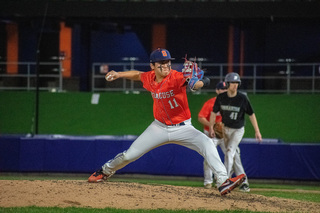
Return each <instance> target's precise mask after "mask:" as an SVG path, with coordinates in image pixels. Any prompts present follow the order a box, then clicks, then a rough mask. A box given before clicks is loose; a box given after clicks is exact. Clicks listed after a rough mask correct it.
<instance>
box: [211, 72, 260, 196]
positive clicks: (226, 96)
mask: <svg viewBox="0 0 320 213" xmlns="http://www.w3.org/2000/svg"><path fill="white" fill-rule="evenodd" d="M225 82H226V84H227V87H228V90H227V92H224V93H221V94H219V95H218V96H217V99H216V102H215V104H214V106H213V112H212V113H211V116H210V126H209V136H210V137H214V136H215V133H214V130H213V125H214V123H215V120H216V114H217V113H218V112H220V114H221V116H222V123H223V124H224V136H225V137H224V142H225V146H226V149H227V151H226V154H225V162H224V164H225V166H226V169H227V173H228V176H229V177H230V176H231V175H232V168H233V164H234V163H235V162H234V156H235V153H236V150H237V148H238V145H239V144H240V142H241V140H242V137H243V135H244V126H245V114H248V115H249V118H250V121H251V124H252V126H253V128H254V130H255V137H256V140H257V141H259V142H261V141H262V137H261V133H260V130H259V127H258V122H257V119H256V116H255V113H254V111H253V109H252V106H251V104H250V101H249V99H248V97H247V96H246V95H245V94H243V93H241V92H238V87H239V86H240V84H241V80H240V76H239V75H238V74H237V73H234V72H232V73H229V74H227V75H226V77H225ZM242 188H243V189H242ZM240 189H242V191H246V192H248V191H250V188H249V183H248V181H245V182H244V183H243V185H242V186H240Z"/></svg>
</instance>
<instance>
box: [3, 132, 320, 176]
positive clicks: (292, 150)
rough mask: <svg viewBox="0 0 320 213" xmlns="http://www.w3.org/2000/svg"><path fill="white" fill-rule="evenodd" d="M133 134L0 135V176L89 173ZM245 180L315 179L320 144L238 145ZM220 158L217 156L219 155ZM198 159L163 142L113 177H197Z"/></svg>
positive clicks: (200, 173) (123, 146)
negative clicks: (4, 173) (125, 175)
mask: <svg viewBox="0 0 320 213" xmlns="http://www.w3.org/2000/svg"><path fill="white" fill-rule="evenodd" d="M135 138H136V137H135V136H122V137H120V136H118V137H114V136H100V137H99V136H97V137H89V136H86V137H80V136H77V137H72V136H61V135H47V136H41V135H40V136H36V137H24V136H23V137H19V136H2V137H0V172H65V173H92V172H93V171H95V170H96V169H97V168H99V167H101V166H102V165H103V164H104V163H105V162H106V161H107V160H109V159H111V158H113V157H114V156H115V155H116V154H118V153H119V152H122V151H124V150H126V149H128V148H129V146H130V145H131V143H132V142H133V141H134V139H135ZM240 148H241V158H242V162H243V165H244V168H245V171H246V173H247V176H248V177H249V178H254V179H285V180H313V181H320V166H319V165H320V157H319V153H320V145H311V144H310V145H305V144H303V145H300V144H283V143H274V142H270V143H268V142H266V143H261V144H258V143H255V142H251V140H249V139H244V141H242V142H241V143H240ZM220 154H221V152H220ZM202 164H203V158H202V157H201V156H200V155H199V154H198V153H196V152H195V151H193V150H189V149H187V148H185V147H182V146H178V145H174V144H169V145H165V146H161V147H159V148H157V149H154V150H152V151H150V152H149V153H147V154H145V155H144V156H142V157H141V158H140V159H138V160H137V161H135V162H133V163H131V164H129V165H128V166H126V167H124V168H123V169H121V170H119V171H118V172H117V173H119V174H124V173H135V174H152V175H177V176H199V177H201V176H203V166H202Z"/></svg>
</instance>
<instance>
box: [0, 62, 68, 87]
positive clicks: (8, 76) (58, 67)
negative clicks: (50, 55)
mask: <svg viewBox="0 0 320 213" xmlns="http://www.w3.org/2000/svg"><path fill="white" fill-rule="evenodd" d="M37 69H38V70H39V89H40V90H49V91H62V90H63V76H62V72H63V68H62V64H61V63H60V62H40V63H39V64H37V63H36V62H0V90H35V89H36V87H37V85H36V84H37V83H36V82H37V81H36V79H37ZM9 70H10V71H9ZM8 72H11V73H8Z"/></svg>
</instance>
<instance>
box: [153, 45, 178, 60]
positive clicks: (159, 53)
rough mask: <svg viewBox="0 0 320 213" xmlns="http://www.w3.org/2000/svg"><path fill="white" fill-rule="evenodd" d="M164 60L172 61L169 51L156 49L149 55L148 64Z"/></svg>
mask: <svg viewBox="0 0 320 213" xmlns="http://www.w3.org/2000/svg"><path fill="white" fill-rule="evenodd" d="M165 60H174V58H171V55H170V53H169V51H168V50H166V49H162V48H158V49H156V50H154V51H153V52H152V53H151V54H150V63H154V62H158V61H165Z"/></svg>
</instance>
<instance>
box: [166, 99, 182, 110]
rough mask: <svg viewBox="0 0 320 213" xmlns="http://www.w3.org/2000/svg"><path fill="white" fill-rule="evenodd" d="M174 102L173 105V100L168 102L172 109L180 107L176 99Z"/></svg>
mask: <svg viewBox="0 0 320 213" xmlns="http://www.w3.org/2000/svg"><path fill="white" fill-rule="evenodd" d="M172 101H173V103H172V102H171V100H169V101H168V102H169V104H170V108H171V109H173V108H175V107H178V106H179V105H178V103H177V101H176V99H175V98H174V99H173V100H172Z"/></svg>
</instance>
